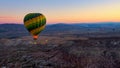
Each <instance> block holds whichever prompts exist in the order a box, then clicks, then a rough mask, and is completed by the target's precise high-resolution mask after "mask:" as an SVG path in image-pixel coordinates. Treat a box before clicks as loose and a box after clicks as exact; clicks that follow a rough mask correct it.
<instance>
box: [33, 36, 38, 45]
mask: <svg viewBox="0 0 120 68" xmlns="http://www.w3.org/2000/svg"><path fill="white" fill-rule="evenodd" d="M37 38H38V36H33V39H34V44H35V45H36V44H37Z"/></svg>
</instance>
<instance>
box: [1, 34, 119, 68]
mask: <svg viewBox="0 0 120 68" xmlns="http://www.w3.org/2000/svg"><path fill="white" fill-rule="evenodd" d="M33 42H34V41H33V40H32V38H31V37H29V36H28V37H27V36H26V37H22V38H15V39H0V68H120V39H119V38H115V37H109V38H105V37H103V38H102V37H100V38H75V37H74V38H73V37H48V36H42V37H40V38H39V39H38V40H37V44H34V43H33Z"/></svg>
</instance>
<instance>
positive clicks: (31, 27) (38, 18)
mask: <svg viewBox="0 0 120 68" xmlns="http://www.w3.org/2000/svg"><path fill="white" fill-rule="evenodd" d="M45 25H46V18H45V16H44V15H43V14H41V13H29V14H27V15H26V16H25V17H24V26H25V27H26V29H27V30H28V31H29V32H30V34H32V35H33V38H34V39H37V38H38V34H39V33H40V32H41V31H43V30H44V28H45Z"/></svg>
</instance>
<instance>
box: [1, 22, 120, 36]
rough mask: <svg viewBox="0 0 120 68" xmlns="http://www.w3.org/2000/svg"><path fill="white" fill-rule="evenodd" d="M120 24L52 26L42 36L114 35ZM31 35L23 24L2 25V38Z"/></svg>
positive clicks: (47, 27) (119, 30) (60, 24)
mask: <svg viewBox="0 0 120 68" xmlns="http://www.w3.org/2000/svg"><path fill="white" fill-rule="evenodd" d="M119 32H120V23H97V24H96V23H91V24H62V23H59V24H51V25H47V26H46V28H45V30H44V31H43V32H42V34H53V35H54V34H57V33H66V34H87V33H89V34H90V33H111V34H112V33H113V34H116V33H117V34H119ZM26 35H30V34H29V32H28V31H27V30H26V29H25V27H24V25H22V24H0V38H3V37H5V38H15V37H21V36H26Z"/></svg>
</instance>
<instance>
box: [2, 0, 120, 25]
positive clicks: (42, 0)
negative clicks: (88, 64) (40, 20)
mask: <svg viewBox="0 0 120 68" xmlns="http://www.w3.org/2000/svg"><path fill="white" fill-rule="evenodd" d="M28 13H42V14H43V15H45V17H46V19H47V24H53V23H93V22H94V23H96V22H120V0H0V23H19V24H23V19H24V16H25V15H26V14H28Z"/></svg>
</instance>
